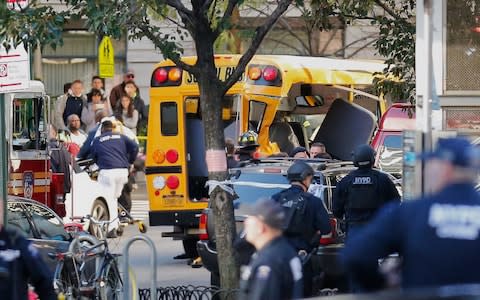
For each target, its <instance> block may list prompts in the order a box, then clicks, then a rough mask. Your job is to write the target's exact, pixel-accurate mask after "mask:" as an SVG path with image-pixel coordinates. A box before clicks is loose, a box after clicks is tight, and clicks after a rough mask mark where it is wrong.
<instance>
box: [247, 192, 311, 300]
mask: <svg viewBox="0 0 480 300" xmlns="http://www.w3.org/2000/svg"><path fill="white" fill-rule="evenodd" d="M252 215H256V216H259V217H260V218H261V219H262V221H263V222H264V223H265V224H267V225H268V226H270V227H272V228H276V229H277V230H280V233H281V230H282V228H283V224H284V214H283V211H282V208H281V207H280V206H279V205H278V203H276V202H274V201H272V200H271V199H266V200H260V201H259V203H257V204H256V205H255V206H254V207H253V208H252ZM279 216H280V217H279ZM302 294H303V285H302V266H301V262H300V259H299V258H298V256H297V253H296V252H295V250H294V249H293V247H292V246H291V245H290V243H289V242H288V241H287V239H286V238H285V237H283V236H281V235H280V236H278V237H276V238H273V239H272V240H270V241H269V242H268V243H267V244H266V245H265V246H263V247H262V248H261V249H259V250H258V252H256V253H255V254H254V255H253V256H252V259H251V262H250V264H249V265H248V266H244V267H242V272H241V279H240V295H239V297H238V298H239V299H242V300H243V299H245V300H282V299H298V298H302Z"/></svg>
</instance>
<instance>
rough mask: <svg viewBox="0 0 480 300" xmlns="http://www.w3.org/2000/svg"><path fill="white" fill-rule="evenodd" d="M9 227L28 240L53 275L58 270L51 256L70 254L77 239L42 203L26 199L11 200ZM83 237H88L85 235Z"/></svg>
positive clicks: (84, 233)
mask: <svg viewBox="0 0 480 300" xmlns="http://www.w3.org/2000/svg"><path fill="white" fill-rule="evenodd" d="M7 227H8V228H10V229H13V230H16V231H17V232H19V233H20V234H22V235H24V236H25V237H26V238H28V239H29V240H30V241H31V242H32V244H33V245H34V246H35V247H36V248H37V249H38V250H39V252H40V255H41V257H42V259H43V260H44V261H45V263H47V265H48V266H49V268H50V269H51V270H52V272H53V271H54V270H55V267H56V261H54V260H52V259H51V258H50V257H49V255H48V254H49V253H52V252H56V251H67V250H68V247H69V245H70V242H71V241H72V239H73V236H72V235H71V234H70V233H69V232H67V231H66V230H65V224H64V223H63V221H62V219H61V218H60V217H59V216H58V215H57V214H56V213H55V212H54V211H53V210H51V209H50V208H49V207H47V206H46V205H44V204H41V203H39V202H38V201H34V200H31V199H26V198H23V197H16V196H8V200H7ZM82 235H88V233H86V232H83V233H82ZM88 236H89V235H88ZM89 237H90V238H92V236H89Z"/></svg>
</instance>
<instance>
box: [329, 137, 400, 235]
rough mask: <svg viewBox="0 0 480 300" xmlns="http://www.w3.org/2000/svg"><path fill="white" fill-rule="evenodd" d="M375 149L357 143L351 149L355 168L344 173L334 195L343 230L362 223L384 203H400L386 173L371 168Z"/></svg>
mask: <svg viewBox="0 0 480 300" xmlns="http://www.w3.org/2000/svg"><path fill="white" fill-rule="evenodd" d="M374 162H375V151H374V150H373V149H372V147H370V146H369V145H360V146H358V147H357V148H356V149H355V151H354V152H353V163H354V165H355V166H356V167H357V169H356V170H354V171H352V172H350V173H349V174H348V175H347V176H345V177H344V178H343V179H342V180H341V181H340V182H339V183H338V184H337V186H336V188H335V190H334V194H333V214H334V216H335V217H336V218H338V219H341V220H342V219H345V231H346V232H347V234H348V235H351V234H352V231H355V230H356V229H358V228H360V227H362V226H363V225H365V224H366V223H367V222H368V221H369V220H370V219H371V218H372V217H373V216H374V215H375V213H376V212H377V211H378V210H379V209H380V208H381V207H382V206H383V205H385V204H386V203H388V202H390V201H392V202H396V203H400V195H399V194H398V191H397V189H396V187H395V184H394V183H393V182H392V180H390V178H389V177H388V175H386V174H385V173H382V172H380V171H377V170H374V169H372V167H373V163H374Z"/></svg>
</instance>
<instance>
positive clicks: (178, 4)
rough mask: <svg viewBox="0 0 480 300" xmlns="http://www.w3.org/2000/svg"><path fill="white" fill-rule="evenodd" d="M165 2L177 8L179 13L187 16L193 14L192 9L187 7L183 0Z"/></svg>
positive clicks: (167, 0)
mask: <svg viewBox="0 0 480 300" xmlns="http://www.w3.org/2000/svg"><path fill="white" fill-rule="evenodd" d="M165 3H167V5H168V6H171V7H173V8H175V9H176V10H177V11H178V13H179V14H180V13H181V14H185V15H187V16H192V11H191V10H189V9H187V8H186V7H185V6H184V5H183V4H182V1H181V0H165Z"/></svg>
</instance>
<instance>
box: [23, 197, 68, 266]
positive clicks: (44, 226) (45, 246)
mask: <svg viewBox="0 0 480 300" xmlns="http://www.w3.org/2000/svg"><path fill="white" fill-rule="evenodd" d="M24 207H25V212H26V214H27V215H28V216H29V219H30V220H31V224H32V233H33V236H32V237H31V238H30V240H31V241H32V243H33V244H34V245H35V246H36V247H37V249H38V250H39V251H40V254H41V256H42V258H43V260H44V261H45V263H47V265H48V266H49V267H50V269H51V270H54V269H55V265H56V261H54V260H53V259H51V258H49V257H48V254H49V253H56V252H66V251H67V250H68V245H69V244H70V242H69V240H70V235H69V234H68V233H67V232H66V231H65V229H64V227H63V223H62V220H61V219H60V218H59V217H58V216H57V215H56V214H55V213H54V212H53V211H52V210H50V209H49V208H47V207H45V206H43V205H41V204H36V203H34V202H26V203H24Z"/></svg>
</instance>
